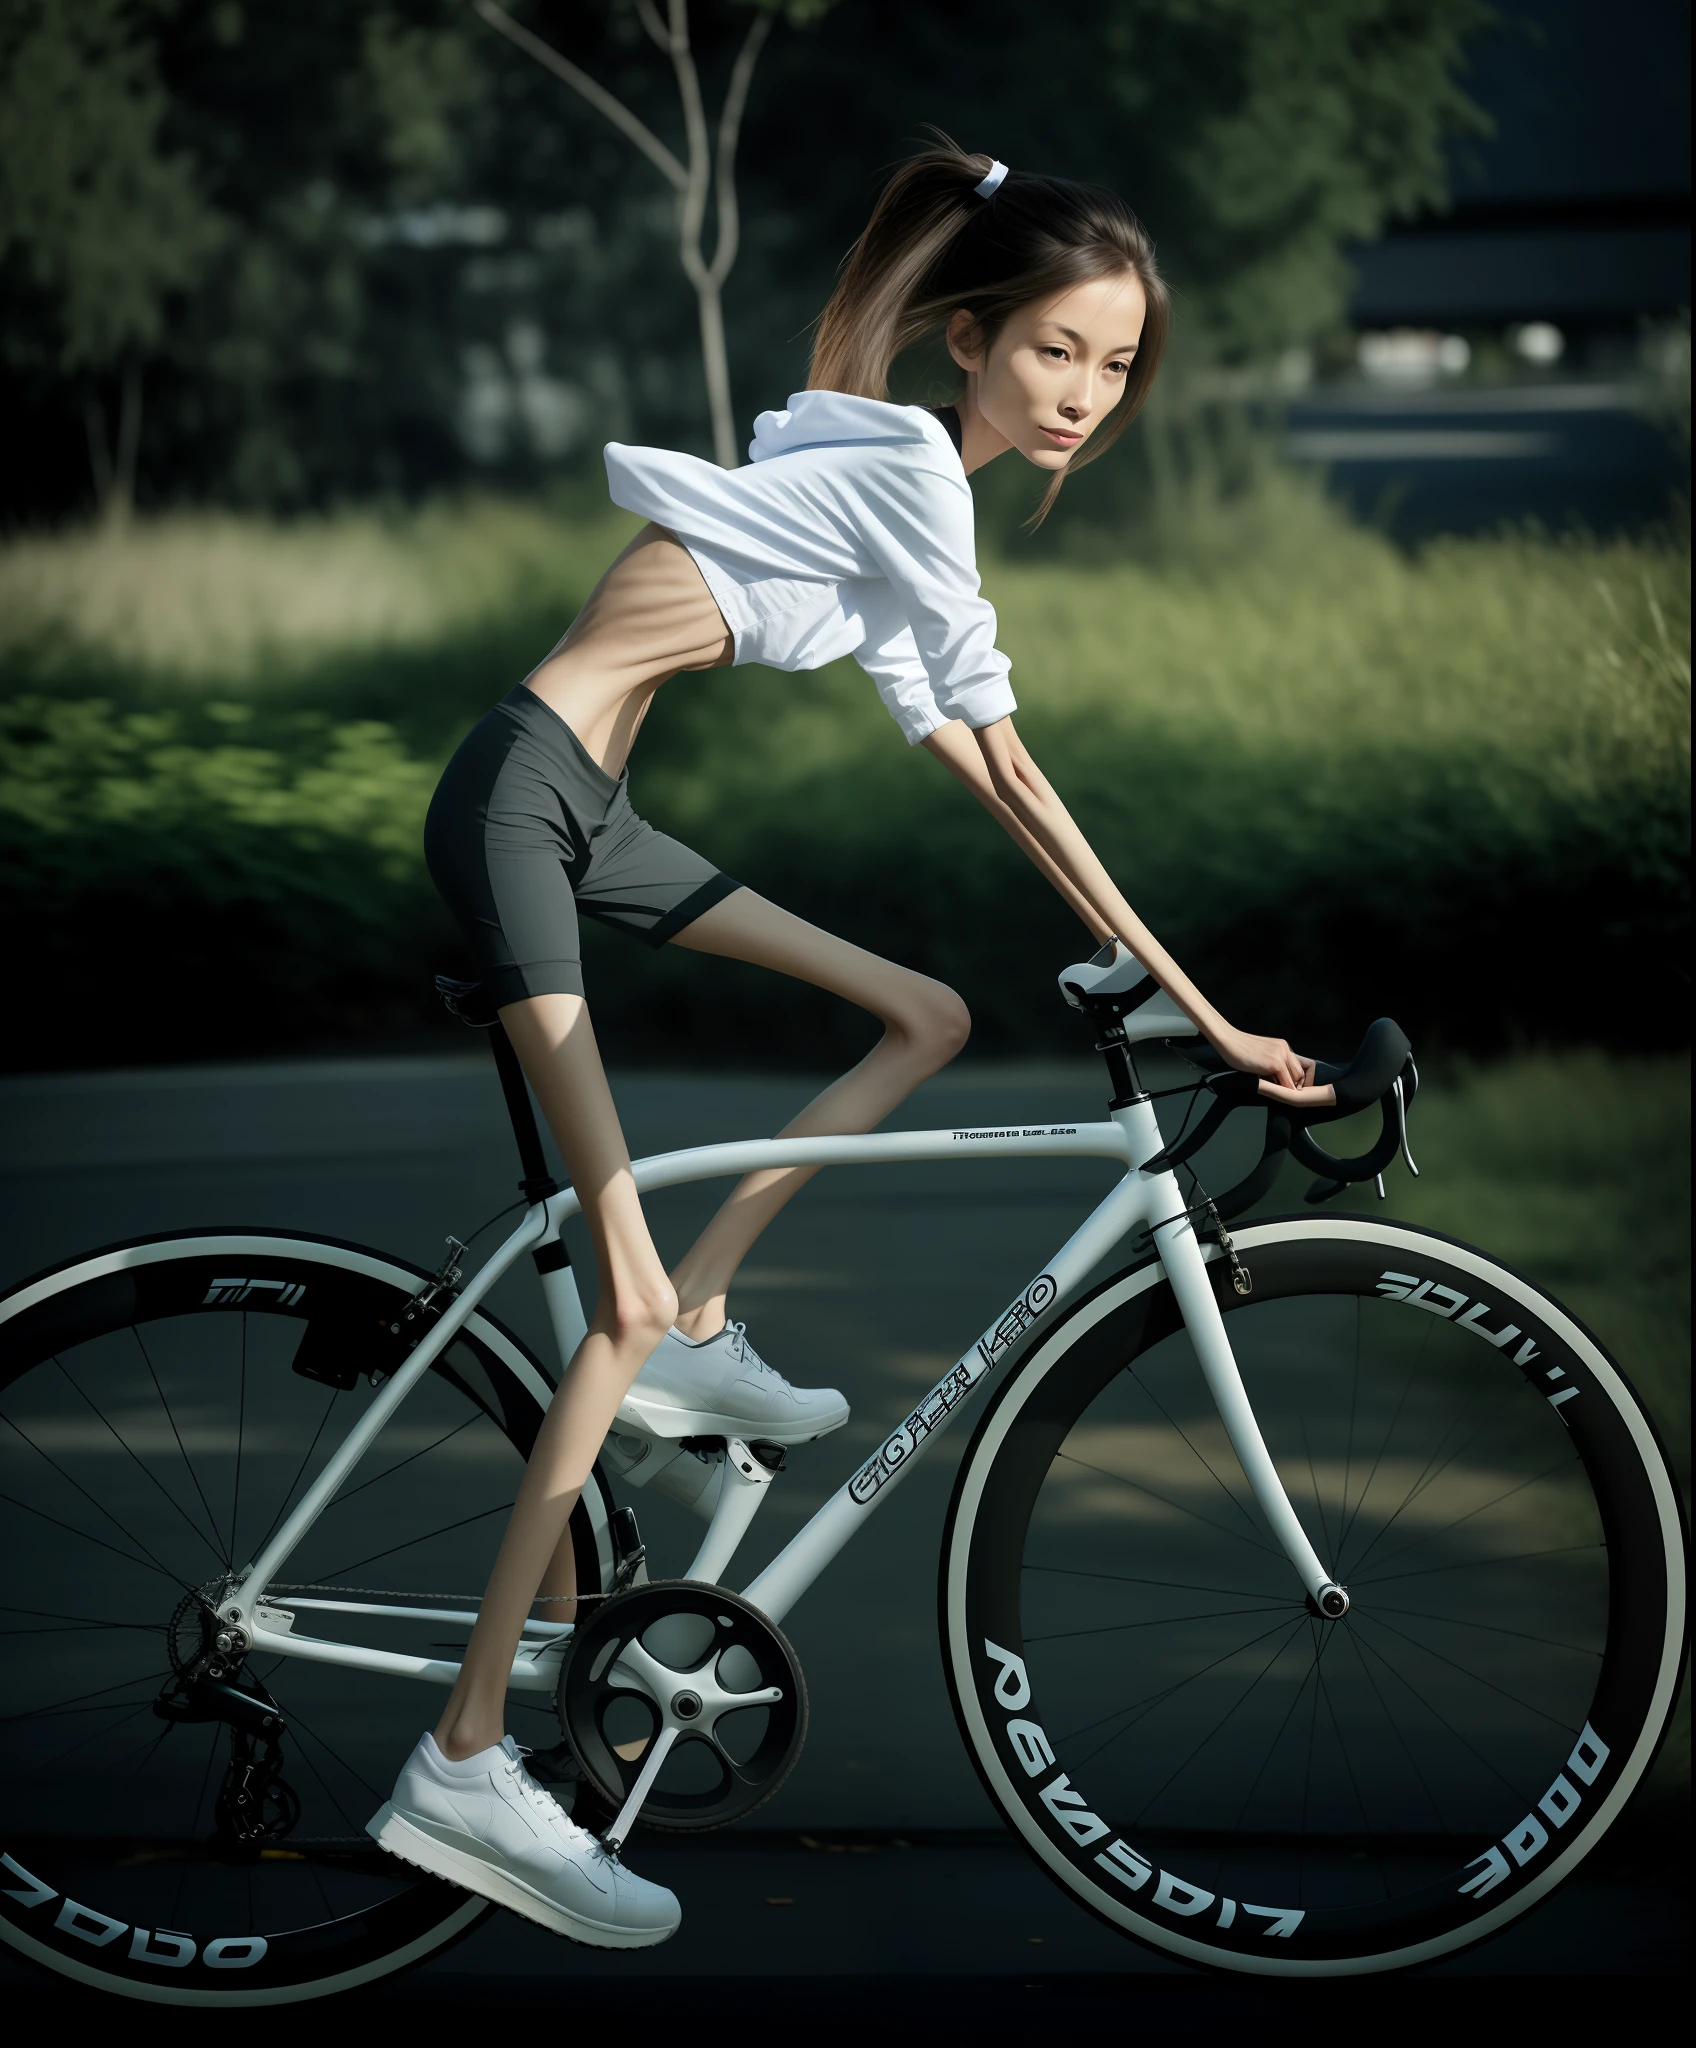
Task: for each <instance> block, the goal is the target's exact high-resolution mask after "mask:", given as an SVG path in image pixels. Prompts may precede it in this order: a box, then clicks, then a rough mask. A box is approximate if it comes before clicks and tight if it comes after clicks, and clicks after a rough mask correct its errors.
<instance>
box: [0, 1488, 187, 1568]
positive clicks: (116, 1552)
mask: <svg viewBox="0 0 1696 2048" xmlns="http://www.w3.org/2000/svg"><path fill="white" fill-rule="evenodd" d="M0 1501H4V1502H5V1504H6V1505H7V1506H8V1507H13V1508H17V1509H19V1510H20V1511H21V1512H22V1513H24V1514H26V1515H35V1516H36V1517H38V1519H39V1520H41V1521H43V1522H46V1523H48V1524H49V1525H50V1526H51V1527H52V1528H55V1529H62V1530H63V1531H64V1532H65V1534H66V1535H67V1536H75V1537H78V1538H80V1540H81V1541H82V1542H84V1543H92V1544H93V1545H94V1546H95V1548H96V1549H98V1550H109V1551H110V1552H111V1553H112V1555H113V1556H114V1557H121V1558H122V1559H123V1561H124V1562H125V1564H133V1565H135V1566H136V1567H137V1569H138V1570H141V1571H144V1572H157V1573H158V1574H159V1576H160V1577H161V1578H163V1579H169V1580H170V1582H171V1584H172V1585H173V1586H175V1587H176V1588H177V1589H178V1591H179V1592H183V1593H192V1592H193V1591H194V1588H193V1587H192V1586H188V1585H185V1584H184V1583H183V1581H182V1580H181V1579H179V1578H178V1577H177V1575H176V1574H175V1573H174V1572H168V1571H166V1569H165V1567H164V1566H163V1565H162V1564H151V1563H149V1561H148V1560H147V1559H146V1558H144V1557H137V1556H136V1555H135V1553H134V1552H133V1551H129V1550H120V1549H119V1548H118V1546H117V1545H116V1544H115V1543H108V1542H107V1541H106V1539H105V1537H103V1536H91V1535H90V1534H89V1532H88V1531H87V1530H86V1529H79V1528H78V1527H77V1526H76V1524H75V1523H74V1522H61V1521H60V1520H59V1517H58V1516H57V1515H50V1514H49V1513H48V1512H47V1510H46V1509H45V1508H38V1507H36V1506H35V1505H34V1504H33V1503H32V1502H30V1501H27V1500H19V1499H18V1497H17V1495H16V1494H13V1493H0Z"/></svg>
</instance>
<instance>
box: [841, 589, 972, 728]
mask: <svg viewBox="0 0 1696 2048" xmlns="http://www.w3.org/2000/svg"><path fill="white" fill-rule="evenodd" d="M866 628H867V630H866V637H865V640H864V641H863V642H862V643H861V645H860V646H859V647H857V648H856V649H855V650H854V659H855V660H856V661H857V662H858V663H859V664H860V666H861V668H863V669H864V670H865V672H866V674H867V675H869V676H870V677H871V679H872V681H873V682H874V683H876V685H877V693H878V695H879V696H880V697H881V698H882V699H883V704H884V709H885V710H886V711H887V712H888V713H889V715H890V717H891V718H893V719H894V721H895V723H896V724H897V725H898V726H899V727H900V728H901V736H902V738H903V739H905V741H906V742H907V744H908V746H910V747H916V746H917V745H918V743H919V742H920V740H926V739H929V738H930V736H931V734H932V733H933V732H935V731H936V730H937V728H938V727H939V726H944V725H946V724H947V723H948V720H949V716H950V714H949V713H948V712H946V711H944V710H943V709H942V707H941V706H940V705H939V704H938V703H937V701H936V692H935V691H934V690H933V689H932V688H931V683H930V672H929V670H928V669H926V667H925V665H924V663H923V662H922V661H921V660H920V659H919V650H918V647H917V646H916V645H915V643H914V640H913V629H912V627H911V626H909V625H908V624H907V622H906V620H905V619H903V618H901V617H899V616H896V615H893V608H892V615H891V616H889V617H882V618H880V617H872V618H868V619H867V621H866Z"/></svg>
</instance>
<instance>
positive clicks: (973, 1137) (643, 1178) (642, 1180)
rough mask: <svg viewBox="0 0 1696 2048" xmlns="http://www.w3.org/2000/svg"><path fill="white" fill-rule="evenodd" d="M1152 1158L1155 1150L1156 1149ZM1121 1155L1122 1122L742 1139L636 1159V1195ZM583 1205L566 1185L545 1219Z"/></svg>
mask: <svg viewBox="0 0 1696 2048" xmlns="http://www.w3.org/2000/svg"><path fill="white" fill-rule="evenodd" d="M1151 1156H1152V1155H1151ZM1054 1158H1075V1159H1077V1158H1081V1159H1116V1160H1118V1161H1119V1162H1120V1163H1121V1164H1122V1165H1123V1166H1125V1167H1126V1168H1127V1169H1129V1168H1133V1167H1135V1165H1136V1164H1137V1161H1136V1160H1135V1159H1134V1158H1133V1157H1132V1155H1131V1140H1130V1137H1129V1134H1128V1133H1127V1132H1126V1131H1124V1130H1122V1129H1121V1128H1120V1126H1119V1125H1118V1124H1117V1123H1111V1122H1109V1123H1095V1124H989V1125H984V1126H980V1127H975V1128H959V1129H954V1130H940V1131H872V1132H868V1133H867V1134H865V1135H864V1136H858V1137H835V1138H742V1139H734V1140H732V1141H731V1142H730V1143H728V1144H723V1145H695V1146H691V1147H690V1148H689V1149H688V1150H686V1151H682V1152H656V1153H653V1154H651V1155H650V1156H649V1157H648V1158H646V1159H638V1160H635V1161H633V1162H632V1169H631V1170H632V1172H633V1173H634V1175H635V1179H636V1189H637V1192H638V1193H639V1194H647V1193H648V1192H649V1191H650V1190H652V1189H654V1188H671V1187H679V1186H681V1185H683V1184H684V1183H685V1182H688V1181H696V1180H714V1179H717V1178H718V1177H719V1176H720V1175H724V1174H733V1173H734V1174H743V1173H758V1172H762V1171H764V1170H766V1169H767V1168H772V1167H785V1166H897V1165H911V1164H915V1163H917V1162H919V1161H923V1160H938V1159H1054ZM580 1206H581V1205H580V1204H579V1202H578V1199H577V1195H576V1193H575V1191H574V1190H573V1189H571V1188H562V1189H561V1190H560V1191H559V1193H558V1194H557V1195H550V1196H549V1197H548V1199H547V1204H546V1207H547V1212H548V1222H549V1225H550V1226H551V1227H553V1228H557V1227H558V1226H559V1225H560V1224H561V1223H564V1222H565V1221H566V1220H567V1219H568V1218H570V1217H572V1216H575V1215H576V1214H577V1212H578V1209H579V1207H580Z"/></svg>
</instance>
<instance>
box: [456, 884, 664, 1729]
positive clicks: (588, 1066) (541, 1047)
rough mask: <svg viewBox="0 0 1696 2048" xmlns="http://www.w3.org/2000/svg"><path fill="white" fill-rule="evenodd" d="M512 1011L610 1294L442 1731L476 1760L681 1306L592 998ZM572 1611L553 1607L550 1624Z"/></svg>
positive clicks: (558, 999) (510, 1530)
mask: <svg viewBox="0 0 1696 2048" xmlns="http://www.w3.org/2000/svg"><path fill="white" fill-rule="evenodd" d="M703 922H704V920H703ZM500 1014H501V1022H502V1023H503V1024H504V1025H505V1027H506V1031H507V1035H508V1037H510V1038H511V1040H512V1043H513V1047H514V1049H515V1050H516V1052H517V1054H518V1057H519V1061H520V1063H521V1064H522V1066H523V1068H524V1071H525V1073H526V1075H527V1076H528V1077H529V1081H530V1085H531V1087H532V1088H534V1089H535V1091H536V1098H537V1100H538V1101H539V1102H540V1103H541V1105H542V1113H543V1115H544V1116H545V1117H546V1118H547V1120H548V1125H549V1128H550V1129H551V1130H552V1131H553V1134H554V1136H555V1137H556V1138H557V1139H558V1140H559V1148H560V1151H561V1153H562V1155H563V1156H564V1159H565V1166H566V1171H567V1172H568V1173H569V1174H570V1176H571V1184H572V1186H573V1188H575V1189H576V1191H577V1196H578V1199H579V1200H580V1201H581V1203H582V1205H583V1217H584V1221H585V1222H586V1223H587V1224H588V1227H589V1235H590V1237H591V1239H592V1240H593V1242H594V1247H595V1263H596V1266H597V1269H598V1272H599V1276H600V1297H599V1300H598V1301H597V1302H596V1305H595V1315H594V1320H593V1321H592V1322H591V1323H590V1325H589V1331H588V1335H587V1336H585V1338H584V1339H583V1342H582V1343H581V1344H580V1345H579V1346H578V1347H577V1351H576V1353H575V1354H574V1356H573V1357H572V1359H571V1362H570V1363H569V1364H568V1365H567V1367H566V1369H565V1373H564V1376H563V1377H562V1379H561V1380H560V1384H559V1391H558V1392H557V1393H556V1394H555V1395H554V1398H553V1401H552V1403H551V1404H550V1406H549V1408H548V1412H547V1415H546V1417H545V1418H544V1419H543V1422H542V1427H541V1429H540V1430H539V1431H538V1432H537V1436H536V1444H535V1448H534V1449H533V1450H532V1451H531V1453H530V1462H529V1464H528V1465H526V1467H525V1468H524V1478H523V1480H522V1482H521V1483H520V1485H519V1489H518V1498H517V1500H516V1501H515V1502H514V1503H513V1509H512V1519H511V1521H510V1522H509V1523H508V1524H507V1530H506V1535H505V1537H504V1538H503V1539H502V1542H501V1547H500V1554H499V1556H498V1557H497V1558H496V1559H495V1568H494V1571H493V1573H492V1574H491V1576H490V1579H489V1585H488V1590H487V1592H486V1593H485V1594H484V1596H483V1604H482V1606H481V1608H480V1609H479V1610H478V1615H477V1625H476V1627H475V1628H474V1629H473V1630H472V1632H471V1641H470V1643H469V1644H468V1645H467V1647H466V1652H465V1663H464V1666H463V1667H462V1669H461V1671H460V1675H459V1679H458V1682H457V1683H456V1684H455V1686H454V1689H453V1691H452V1693H451V1694H450V1695H449V1698H448V1703H447V1707H446V1710H445V1711H444V1713H443V1715H442V1718H441V1720H440V1722H439V1723H438V1724H437V1727H436V1742H437V1744H438V1746H439V1747H440V1748H441V1750H442V1752H443V1754H444V1755H446V1756H448V1757H452V1758H459V1757H468V1756H473V1755H475V1754H476V1753H477V1752H478V1751H479V1750H484V1749H488V1748H490V1747H492V1746H493V1745H494V1744H495V1743H497V1742H499V1741H500V1739H501V1737H502V1736H503V1735H504V1734H505V1732H506V1690H507V1680H508V1677H509V1675H510V1673H511V1670H512V1660H513V1657H514V1655H515V1654H516V1652H517V1649H518V1644H519V1638H520V1635H521V1633H522V1631H523V1626H524V1622H525V1620H526V1619H527V1618H528V1616H529V1613H530V1605H531V1602H532V1601H533V1600H534V1599H535V1597H536V1594H537V1591H538V1589H539V1588H542V1587H543V1586H544V1584H545V1586H546V1590H548V1591H550V1592H552V1591H565V1592H569V1591H574V1590H575V1582H574V1580H573V1578H572V1577H571V1576H570V1544H569V1542H568V1541H564V1540H562V1539H564V1538H565V1536H566V1525H567V1524H568V1522H569V1521H570V1519H571V1511H572V1509H573V1508H574V1507H575V1506H576V1505H577V1498H578V1495H579V1494H580V1493H581V1492H582V1491H583V1487H584V1484H585V1482H586V1481H587V1479H588V1476H589V1472H590V1469H591V1468H592V1466H593V1465H594V1462H595V1457H596V1454H597V1453H598V1451H599V1450H600V1448H601V1441H602V1439H603V1438H604V1437H605V1435H606V1433H607V1430H608V1429H609V1428H610V1427H611V1425H612V1419H613V1417H614V1415H615V1414H616V1413H617V1412H618V1404H619V1402H620V1401H622V1400H623V1398H624V1396H625V1394H626V1393H627V1392H628V1391H629V1387H630V1383H631V1381H632V1380H633V1379H635V1377H636V1375H637V1373H638V1372H639V1371H640V1370H641V1369H642V1366H643V1364H644V1363H645V1362H646V1360H647V1358H648V1356H649V1354H650V1353H651V1352H652V1351H653V1349H654V1347H655V1345H657V1344H658V1343H659V1341H660V1339H661V1337H663V1336H664V1335H665V1333H666V1331H667V1330H668V1329H669V1328H670V1327H671V1323H672V1320H673V1318H674V1317H675V1315H676V1313H677V1296H676V1294H675V1292H674V1291H673V1288H672V1285H671V1282H670V1281H669V1280H668V1279H667V1278H666V1272H665V1267H664V1266H663V1265H662V1264H661V1262H660V1257H659V1254H658V1252H657V1251H656V1250H655V1249H654V1243H653V1239H652V1238H651V1237H650V1236H649V1235H648V1226H647V1223H646V1221H645V1220H644V1218H643V1215H642V1207H641V1204H640V1202H639V1201H638V1200H637V1197H636V1183H635V1181H634V1179H633V1177H632V1175H631V1172H630V1154H629V1152H628V1150H627V1149H626V1147H625V1143H624V1133H623V1131H622V1130H621V1129H620V1127H619V1121H618V1112H617V1110H616V1109H615V1108H614V1106H613V1100H612V1092H611V1090H610V1089H609V1088H608V1086H607V1078H606V1074H605V1072H604V1071H603V1069H602V1066H601V1059H600V1053H599V1051H598V1049H597V1048H596V1044H595V1034H594V1030H593V1028H592V1026H591V1025H590V1022H589V1012H588V1009H587V1007H586V1006H585V1004H584V1001H583V998H582V997H581V996H563V995H556V996H531V997H528V998H527V999H526V1000H524V1001H523V1002H518V1003H510V1004H508V1005H507V1006H506V1007H505V1008H504V1009H503V1010H502V1011H501V1013H500ZM570 1612H571V1610H570V1609H568V1608H563V1607H561V1608H550V1609H549V1610H548V1613H549V1617H550V1618H562V1619H563V1618H569V1616H570Z"/></svg>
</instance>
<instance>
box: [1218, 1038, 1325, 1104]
mask: <svg viewBox="0 0 1696 2048" xmlns="http://www.w3.org/2000/svg"><path fill="white" fill-rule="evenodd" d="M1208 1038H1209V1040H1210V1041H1211V1042H1212V1044H1213V1046H1214V1048H1215V1050H1216V1051H1217V1052H1218V1053H1219V1055H1220V1057H1221V1058H1222V1059H1224V1060H1226V1061H1228V1062H1229V1063H1230V1065H1232V1066H1233V1067H1235V1068H1236V1070H1237V1072H1238V1073H1239V1074H1254V1075H1257V1076H1258V1077H1259V1080H1260V1092H1261V1094H1262V1095H1263V1096H1264V1097H1265V1098H1266V1100H1267V1101H1268V1102H1283V1103H1287V1104H1288V1105H1289V1106H1290V1107H1291V1108H1292V1109H1313V1108H1316V1107H1319V1106H1321V1105H1329V1104H1330V1103H1333V1102H1335V1101H1336V1099H1337V1098H1336V1093H1335V1091H1334V1090H1333V1089H1332V1088H1330V1087H1329V1086H1326V1087H1323V1088H1316V1087H1315V1086H1314V1082H1313V1062H1312V1060H1310V1059H1308V1058H1307V1057H1306V1056H1305V1055H1304V1054H1302V1053H1299V1052H1292V1051H1291V1050H1290V1048H1289V1045H1288V1044H1287V1043H1286V1042H1285V1040H1283V1039H1282V1038H1257V1037H1256V1036H1255V1035H1254V1034H1253V1032H1250V1031H1234V1030H1232V1028H1231V1027H1230V1026H1229V1025H1226V1026H1225V1027H1224V1028H1223V1029H1222V1030H1220V1031H1217V1032H1211V1031H1210V1032H1209V1033H1208Z"/></svg>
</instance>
